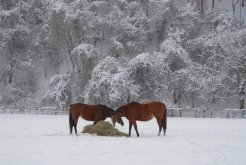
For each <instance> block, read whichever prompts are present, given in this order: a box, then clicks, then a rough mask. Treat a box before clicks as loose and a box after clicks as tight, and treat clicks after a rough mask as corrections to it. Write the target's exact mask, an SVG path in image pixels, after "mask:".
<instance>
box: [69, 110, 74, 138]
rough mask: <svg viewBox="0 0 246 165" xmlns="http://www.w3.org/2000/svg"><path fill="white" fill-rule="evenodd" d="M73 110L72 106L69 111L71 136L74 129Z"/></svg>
mask: <svg viewBox="0 0 246 165" xmlns="http://www.w3.org/2000/svg"><path fill="white" fill-rule="evenodd" d="M71 108H72V106H70V109H69V128H70V134H72V133H73V127H74V122H73V117H72V113H71Z"/></svg>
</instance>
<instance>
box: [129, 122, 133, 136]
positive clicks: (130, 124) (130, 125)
mask: <svg viewBox="0 0 246 165" xmlns="http://www.w3.org/2000/svg"><path fill="white" fill-rule="evenodd" d="M131 130H132V123H131V122H130V121H129V136H131Z"/></svg>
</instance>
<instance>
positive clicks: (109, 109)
mask: <svg viewBox="0 0 246 165" xmlns="http://www.w3.org/2000/svg"><path fill="white" fill-rule="evenodd" d="M97 105H98V106H99V107H101V108H103V109H104V110H106V111H112V112H114V110H113V109H111V108H109V107H108V106H106V105H103V104H97Z"/></svg>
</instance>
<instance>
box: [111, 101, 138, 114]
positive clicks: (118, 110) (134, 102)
mask: <svg viewBox="0 0 246 165" xmlns="http://www.w3.org/2000/svg"><path fill="white" fill-rule="evenodd" d="M133 104H137V105H138V104H140V103H139V102H136V101H132V102H130V103H128V104H125V105H122V106H120V107H119V108H118V109H117V110H116V111H115V112H120V111H122V108H123V107H126V106H129V105H133Z"/></svg>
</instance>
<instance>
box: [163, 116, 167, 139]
mask: <svg viewBox="0 0 246 165" xmlns="http://www.w3.org/2000/svg"><path fill="white" fill-rule="evenodd" d="M162 126H163V135H164V136H165V135H166V129H167V117H166V116H164V117H163V122H162Z"/></svg>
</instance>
